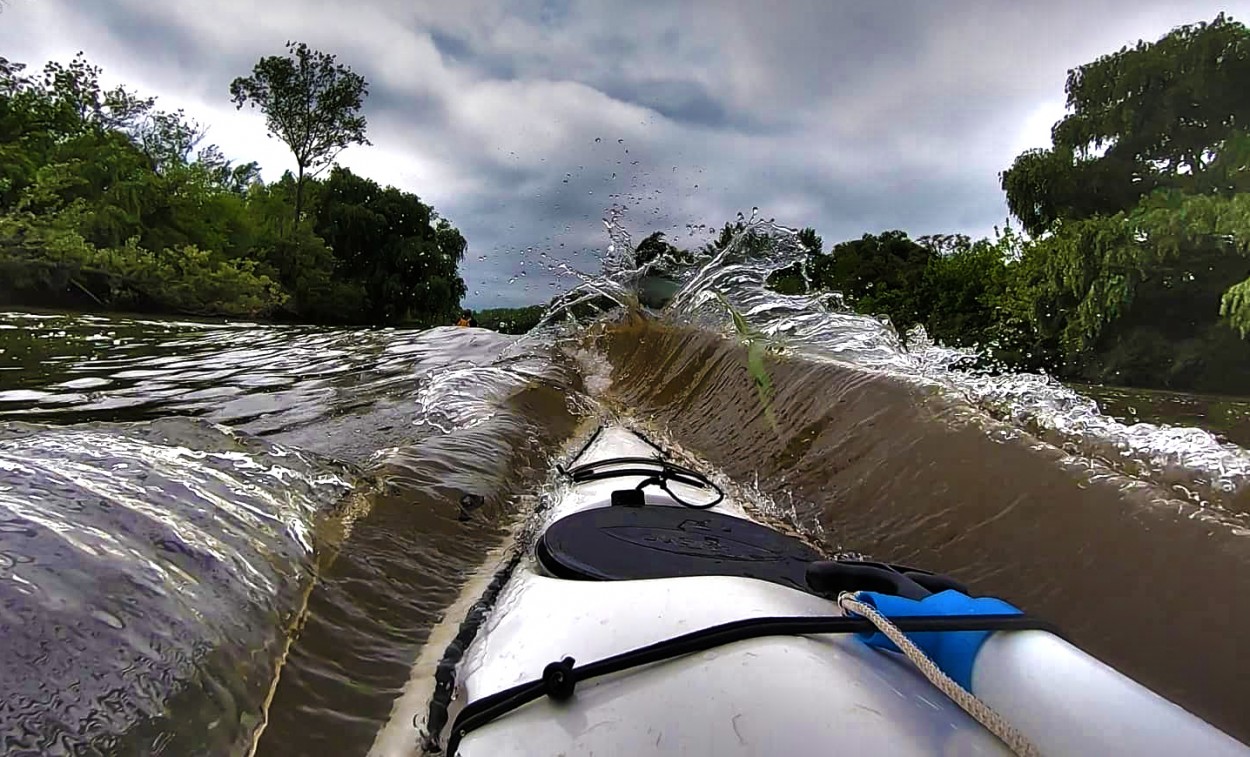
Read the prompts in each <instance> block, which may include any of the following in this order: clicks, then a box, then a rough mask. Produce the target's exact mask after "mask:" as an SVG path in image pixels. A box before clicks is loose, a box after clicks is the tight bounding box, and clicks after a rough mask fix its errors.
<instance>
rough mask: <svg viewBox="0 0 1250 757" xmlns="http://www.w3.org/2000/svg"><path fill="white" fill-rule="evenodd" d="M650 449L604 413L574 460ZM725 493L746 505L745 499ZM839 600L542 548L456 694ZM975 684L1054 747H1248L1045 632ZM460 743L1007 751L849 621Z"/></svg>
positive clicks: (560, 508) (542, 750)
mask: <svg viewBox="0 0 1250 757" xmlns="http://www.w3.org/2000/svg"><path fill="white" fill-rule="evenodd" d="M654 455H655V450H654V449H653V448H652V447H650V446H649V445H648V444H647V443H645V442H644V441H643V440H641V439H640V438H639V437H637V436H636V435H634V434H633V433H632V432H630V431H628V430H625V429H623V428H607V429H604V431H603V432H602V433H601V434H600V435H599V436H598V438H597V439H596V440H595V441H594V443H593V444H592V445H591V446H590V447H589V448H588V449H587V450H585V451H584V453H583V454H582V455H581V456H580V457H579V458H578V460H577V461H576V462H577V463H585V462H589V461H593V460H603V459H609V458H618V457H642V456H654ZM641 480H642V477H641V476H640V477H636V478H632V479H631V478H614V479H608V480H604V481H594V482H590V483H586V484H581V485H577V486H575V487H569V490H568V491H566V492H564V495H563V496H562V497H560V498H559V499H558V501H556V502H554V503H553V504H552V506H551V508H550V510H549V511H548V512H547V513H546V514H545V516H544V523H543V524H542V526H543V527H545V526H547V525H550V524H551V523H554V522H555V521H557V520H559V519H561V518H563V517H565V516H568V515H571V514H573V513H575V512H579V511H581V510H585V509H589V508H597V507H606V506H609V504H608V503H609V500H610V496H611V492H612V491H613V490H617V489H625V488H632V487H634V486H635V485H636V484H637V483H638V482H639V481H641ZM653 492H656V490H654V489H649V490H648V494H647V500H648V506H651V504H653V503H654V504H661V503H664V501H665V497H664V495H663V494H662V493H653ZM670 504H671V503H670ZM715 509H716V511H718V512H722V513H725V514H729V515H734V516H737V517H746V514H745V513H744V512H743V511H742V509H741V508H740V507H738V506H737V505H735V504H734V503H732V502H726V503H722V504H721V505H718V506H717V507H716V508H715ZM841 614H842V613H841V611H840V610H839V608H838V607H837V605H836V604H835V603H834V602H831V601H829V600H826V599H823V598H821V597H818V596H815V595H813V594H809V593H806V592H803V591H799V590H796V589H791V588H787V587H786V586H782V585H779V584H774V583H770V582H766V581H762V580H757V579H751V578H737V577H729V576H696V577H683V578H664V579H651V580H629V581H576V580H566V579H561V578H555V577H551V576H548V575H544V574H543V571H542V569H541V566H540V565H539V563H538V562H537V561H536V560H535V559H534V558H533V555H532V553H531V554H530V555H529V556H527V557H526V558H525V559H524V560H523V561H522V562H521V563H520V564H519V565H518V567H517V569H516V570H515V572H514V573H513V575H512V576H511V578H510V579H509V581H508V583H507V584H506V586H505V588H504V589H503V591H502V592H501V593H500V595H499V597H498V599H497V601H496V603H495V605H494V608H493V610H492V611H491V613H490V615H489V617H488V618H487V619H486V621H485V622H484V623H483V624H482V626H481V627H480V629H479V630H478V631H477V634H476V637H475V639H474V641H473V642H472V644H471V645H470V646H469V648H468V649H467V651H466V653H465V654H464V656H463V658H462V660H461V662H460V664H459V668H458V670H457V687H456V692H455V696H456V700H457V704H459V705H463V704H464V703H468V702H473V701H475V700H478V699H480V698H482V697H485V696H488V695H490V694H494V693H496V692H499V691H502V690H504V689H507V688H509V687H512V686H515V685H517V684H521V683H525V682H528V681H532V680H534V679H535V678H538V677H540V676H541V675H542V672H543V669H544V667H545V666H547V665H548V663H551V662H553V661H556V660H561V659H563V658H565V657H572V658H574V659H575V660H576V662H577V664H579V665H580V664H585V663H589V662H593V661H596V660H600V659H603V658H606V657H610V656H612V655H615V654H619V653H621V652H625V651H628V650H632V649H635V648H638V647H642V646H645V645H648V644H652V643H654V642H658V641H662V640H664V639H669V638H672V637H674V636H678V635H681V634H685V633H689V632H691V631H695V630H698V629H701V628H707V627H710V626H714V625H717V624H721V623H726V622H729V621H734V620H740V619H746V618H757V617H775V616H800V615H801V616H828V615H841ZM973 690H974V692H975V693H976V694H977V695H978V696H980V697H981V698H982V699H983V700H985V701H986V702H987V703H988V704H990V705H991V706H992V707H994V708H996V709H997V710H998V711H999V712H1000V713H1001V714H1003V715H1004V716H1006V718H1007V719H1008V720H1009V721H1010V722H1011V723H1012V724H1013V725H1014V726H1016V727H1017V728H1018V729H1019V730H1020V731H1021V732H1023V733H1024V734H1025V735H1026V736H1027V737H1028V738H1029V739H1030V740H1032V741H1033V743H1034V744H1036V745H1037V746H1038V747H1039V749H1040V750H1041V752H1042V754H1046V755H1102V754H1137V755H1140V754H1178V753H1191V754H1195V755H1197V754H1202V755H1233V754H1238V755H1244V754H1247V753H1250V751H1248V750H1247V749H1246V748H1245V747H1244V746H1243V745H1242V744H1240V743H1239V742H1237V741H1235V740H1233V739H1232V738H1230V737H1229V736H1227V735H1225V734H1224V733H1222V732H1220V731H1219V730H1217V729H1215V728H1214V727H1212V726H1210V725H1209V724H1207V723H1205V722H1204V721H1202V720H1200V719H1199V718H1197V717H1195V716H1193V715H1191V714H1190V713H1188V712H1186V711H1185V710H1183V709H1181V708H1180V707H1178V706H1176V705H1174V704H1172V703H1170V702H1168V701H1166V700H1164V699H1163V698H1161V697H1159V696H1158V695H1156V694H1154V693H1152V692H1150V691H1149V690H1147V689H1145V688H1144V687H1141V686H1140V685H1138V684H1136V683H1135V682H1133V681H1132V680H1130V679H1128V678H1126V677H1125V676H1123V675H1121V674H1119V673H1118V672H1116V671H1115V670H1113V669H1111V668H1109V667H1107V666H1106V665H1104V664H1102V663H1101V662H1099V661H1098V660H1095V659H1093V658H1091V657H1089V656H1088V655H1086V654H1084V653H1083V652H1081V651H1080V650H1079V649H1077V648H1075V647H1073V646H1071V645H1069V644H1067V643H1066V642H1064V641H1062V640H1060V639H1058V638H1057V637H1054V636H1052V635H1050V634H1047V633H1044V632H1040V631H1021V632H1004V633H998V634H995V635H993V636H992V637H991V638H990V639H989V640H988V641H987V642H986V644H985V646H984V647H983V649H982V651H981V653H980V655H979V656H978V658H977V663H976V666H975V667H974V670H973ZM414 715H415V716H416V718H417V720H418V721H420V720H421V719H422V718H423V717H424V715H425V713H424V711H422V712H412V711H406V710H405V711H401V708H397V710H396V712H395V722H396V723H400V724H404V725H406V727H407V728H408V729H412V725H411V724H412V722H413V718H414ZM453 717H454V709H453ZM392 735H393V732H392ZM416 736H417V733H416V731H415V730H413V731H412V732H411V735H410V737H409V738H406V739H403V740H396V739H395V738H393V737H392V738H389V739H388V738H380V739H379V741H378V743H377V744H375V749H374V753H377V754H391V753H396V752H399V751H402V752H404V753H409V754H411V753H412V752H413V751H415V749H416V746H415V744H416ZM444 736H445V734H444ZM444 743H445V738H444ZM399 744H403V747H402V748H400V747H399V746H398V745H399ZM458 753H459V754H461V755H464V756H465V757H503V756H504V755H568V756H570V757H571V756H572V755H598V756H599V757H607V756H609V755H622V756H630V757H633V756H635V755H686V754H700V755H721V756H723V757H739V756H742V757H745V756H746V755H774V754H775V755H787V756H789V757H803V756H807V755H810V756H811V757H816V755H820V756H822V757H824V756H826V755H833V754H865V755H982V754H984V755H997V754H1006V753H1008V752H1007V750H1006V747H1005V746H1004V745H1003V743H1002V742H1000V741H999V740H998V739H997V738H996V737H994V736H993V735H992V734H990V733H989V732H988V731H986V730H985V729H984V728H982V727H981V726H980V725H979V724H978V723H976V722H975V721H974V720H972V719H971V718H970V717H969V716H968V715H966V714H965V713H964V712H963V711H962V710H961V709H960V708H959V707H958V706H957V705H955V704H954V703H953V702H951V701H950V700H949V699H948V698H947V697H946V696H945V695H944V694H942V693H941V692H940V691H938V690H937V689H936V688H934V687H933V686H932V685H931V684H930V683H929V682H928V681H927V680H925V678H924V677H923V676H921V675H920V674H919V672H918V671H916V670H915V668H913V667H912V665H911V663H910V662H908V661H907V660H906V659H904V658H902V657H901V656H899V655H894V654H890V653H886V652H882V651H879V650H875V649H872V648H869V647H867V646H866V645H864V644H863V643H862V642H860V641H858V640H857V639H856V638H854V637H853V636H850V635H824V636H772V637H766V638H758V639H752V640H747V641H740V642H736V643H731V644H727V645H724V646H720V647H717V648H715V649H712V650H709V651H706V652H702V653H696V654H693V655H688V656H685V657H679V658H676V659H673V660H669V661H666V662H661V663H657V664H652V665H647V666H644V667H641V668H635V669H631V670H627V671H624V672H622V673H618V674H615V675H611V676H605V677H602V678H596V679H592V680H588V681H583V682H581V683H579V684H578V685H577V688H576V693H575V695H574V696H573V698H572V699H570V700H568V701H565V702H556V701H552V700H550V699H548V698H546V697H543V698H541V699H538V700H536V701H533V702H531V703H529V704H526V705H524V706H522V707H520V708H519V709H517V710H515V711H513V712H510V713H508V714H506V715H504V716H503V717H501V718H499V719H497V720H495V721H493V722H491V723H488V724H487V725H484V726H482V727H480V728H478V729H476V730H473V731H471V732H469V733H468V734H467V735H466V736H465V737H464V738H463V740H462V741H461V743H460V746H459V750H458Z"/></svg>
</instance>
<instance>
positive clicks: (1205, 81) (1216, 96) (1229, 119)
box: [1001, 14, 1250, 235]
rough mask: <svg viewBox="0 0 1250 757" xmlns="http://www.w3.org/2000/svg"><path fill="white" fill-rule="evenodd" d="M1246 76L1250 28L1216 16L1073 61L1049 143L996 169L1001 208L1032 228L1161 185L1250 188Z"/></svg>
mask: <svg viewBox="0 0 1250 757" xmlns="http://www.w3.org/2000/svg"><path fill="white" fill-rule="evenodd" d="M1247 80H1250V30H1247V29H1246V27H1245V26H1244V25H1243V24H1240V23H1237V22H1235V21H1234V20H1233V19H1232V18H1229V17H1226V16H1224V15H1223V14H1220V15H1218V16H1216V18H1215V20H1214V21H1212V22H1211V23H1199V24H1193V25H1189V26H1182V27H1179V28H1177V29H1175V30H1173V31H1172V32H1170V33H1169V34H1167V35H1165V36H1164V37H1163V38H1161V39H1159V40H1158V41H1157V42H1144V41H1143V42H1138V43H1137V44H1136V45H1135V46H1133V47H1125V48H1123V49H1121V50H1120V51H1119V52H1116V53H1113V54H1111V55H1106V56H1103V57H1101V58H1099V59H1098V60H1096V61H1094V62H1092V63H1089V64H1086V65H1084V66H1079V67H1077V68H1075V69H1073V70H1072V71H1070V72H1069V73H1068V80H1067V85H1066V92H1067V106H1068V110H1069V113H1068V115H1066V116H1065V117H1064V118H1063V119H1062V120H1060V121H1059V122H1058V123H1056V124H1055V126H1054V129H1053V130H1052V136H1053V138H1054V146H1053V148H1052V149H1050V150H1031V151H1028V152H1025V153H1024V154H1022V155H1020V157H1018V158H1017V159H1016V161H1015V163H1014V164H1013V165H1012V167H1011V168H1009V169H1008V170H1007V171H1004V172H1003V174H1002V176H1001V180H1002V186H1003V189H1004V190H1005V191H1006V193H1007V204H1008V207H1009V208H1010V209H1011V212H1012V213H1013V214H1014V215H1015V216H1016V217H1017V218H1019V219H1020V221H1021V222H1022V223H1023V224H1024V228H1025V231H1027V232H1029V233H1030V234H1034V235H1039V234H1042V233H1044V232H1045V231H1047V230H1049V229H1050V228H1051V226H1052V225H1053V224H1054V223H1055V222H1056V221H1058V220H1060V219H1064V218H1067V219H1080V218H1088V217H1090V216H1092V215H1099V214H1114V213H1117V212H1120V211H1127V210H1129V209H1130V208H1132V207H1133V206H1134V205H1136V204H1137V202H1138V201H1139V200H1140V199H1141V198H1143V197H1144V196H1146V195H1147V194H1149V193H1150V192H1152V191H1154V190H1155V189H1157V188H1176V189H1182V190H1184V191H1191V192H1209V191H1218V192H1236V191H1246V190H1250V174H1248V173H1247V172H1246V171H1245V170H1244V168H1245V166H1246V160H1245V159H1246V150H1247V144H1246V140H1245V138H1246V134H1247V131H1246V130H1247V128H1248V127H1247V124H1250V92H1248V91H1247V89H1246V86H1245V82H1246V81H1247Z"/></svg>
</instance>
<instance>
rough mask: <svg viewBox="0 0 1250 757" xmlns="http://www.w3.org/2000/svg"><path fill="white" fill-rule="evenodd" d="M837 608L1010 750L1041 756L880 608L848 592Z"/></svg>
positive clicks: (1025, 754)
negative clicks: (875, 633) (864, 622)
mask: <svg viewBox="0 0 1250 757" xmlns="http://www.w3.org/2000/svg"><path fill="white" fill-rule="evenodd" d="M838 605H840V606H841V607H842V609H844V610H847V611H849V612H853V613H855V614H856V615H861V616H863V617H865V618H867V619H868V620H869V621H870V622H871V623H872V624H873V625H874V626H876V627H877V630H879V631H881V633H883V634H885V636H886V638H888V639H889V640H890V641H892V642H894V645H895V646H897V647H898V648H899V649H901V650H902V651H903V654H904V655H906V656H907V659H909V660H911V661H912V663H913V664H914V665H915V666H916V667H917V668H919V669H920V672H921V673H923V674H924V677H925V678H928V679H929V683H931V684H933V685H934V686H936V687H937V688H938V689H940V690H941V691H942V693H943V694H945V695H946V696H948V697H950V698H951V700H952V701H954V702H955V704H957V705H959V706H960V707H962V708H963V709H964V712H967V713H968V714H969V715H971V716H972V717H974V718H976V721H977V722H978V723H980V724H981V725H983V726H985V728H986V729H987V730H988V731H989V732H990V733H992V734H994V735H995V736H997V737H998V738H1000V739H1002V741H1003V743H1004V744H1006V745H1007V747H1008V748H1009V749H1011V751H1013V752H1015V753H1016V754H1018V755H1021V757H1039V756H1040V754H1041V752H1038V751H1037V747H1035V746H1033V743H1032V742H1030V741H1029V740H1028V739H1027V738H1025V736H1024V734H1022V733H1020V732H1019V731H1017V730H1016V729H1015V726H1013V725H1011V724H1010V723H1008V722H1007V720H1006V719H1005V718H1004V717H1003V716H1002V715H999V714H998V713H997V712H995V711H994V710H993V709H992V708H991V707H990V706H989V705H988V704H986V703H985V702H982V701H981V700H980V699H977V698H976V697H975V696H974V695H973V694H972V692H970V691H968V690H967V689H965V688H964V687H962V686H960V685H959V684H957V683H955V682H954V681H953V680H951V677H950V676H948V675H946V674H945V673H943V672H942V670H941V668H939V667H938V666H937V665H936V664H935V663H934V662H933V660H931V659H929V656H928V655H926V654H925V653H924V652H922V651H921V650H920V648H919V647H917V646H916V645H915V644H914V643H913V642H912V640H911V639H909V638H907V637H906V636H905V635H904V634H903V632H902V631H900V630H898V627H897V626H895V625H894V624H893V623H891V622H890V619H889V618H887V617H885V616H884V615H882V614H881V613H880V612H877V608H875V607H873V606H872V605H870V604H866V603H864V602H860V601H859V600H858V599H856V598H855V595H854V594H853V593H851V592H849V591H844V592H842V593H841V594H839V595H838Z"/></svg>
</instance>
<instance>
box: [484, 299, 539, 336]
mask: <svg viewBox="0 0 1250 757" xmlns="http://www.w3.org/2000/svg"><path fill="white" fill-rule="evenodd" d="M546 312H547V306H546V305H529V306H527V307H521V308H487V309H486V310H479V311H477V312H476V313H475V314H474V315H475V316H476V317H477V323H478V325H479V326H481V327H482V328H485V329H492V330H494V331H498V332H499V333H501V334H524V333H526V332H528V331H529V330H530V329H532V328H534V327H535V326H537V325H538V322H539V321H540V320H542V317H543V314H544V313H546Z"/></svg>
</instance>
